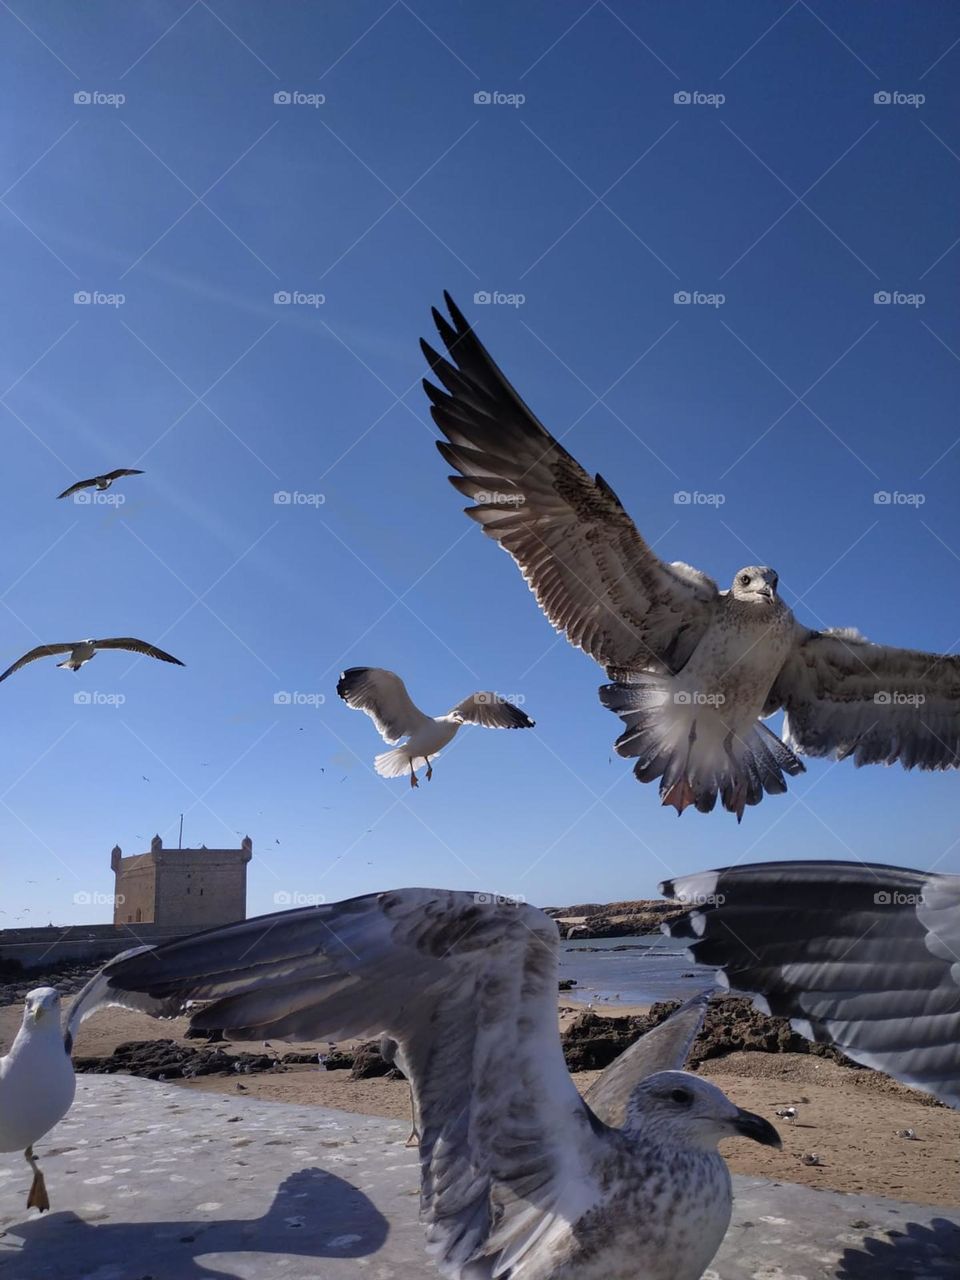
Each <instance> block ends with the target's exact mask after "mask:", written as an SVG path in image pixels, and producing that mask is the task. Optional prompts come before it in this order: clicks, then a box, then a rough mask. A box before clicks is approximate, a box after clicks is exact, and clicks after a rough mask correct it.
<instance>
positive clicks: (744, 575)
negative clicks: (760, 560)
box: [740, 573, 750, 587]
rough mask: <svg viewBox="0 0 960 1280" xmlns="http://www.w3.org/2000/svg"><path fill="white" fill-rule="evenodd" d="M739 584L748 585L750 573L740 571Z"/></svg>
mask: <svg viewBox="0 0 960 1280" xmlns="http://www.w3.org/2000/svg"><path fill="white" fill-rule="evenodd" d="M740 585H741V587H749V585H750V575H749V573H741V575H740Z"/></svg>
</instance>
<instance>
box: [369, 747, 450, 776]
mask: <svg viewBox="0 0 960 1280" xmlns="http://www.w3.org/2000/svg"><path fill="white" fill-rule="evenodd" d="M439 754H440V752H439V751H434V753H433V754H432V755H431V757H430V763H431V764H433V762H434V760H436V758H437V756H439ZM426 763H427V762H426V760H424V758H423V757H422V756H416V757H415V758H414V760H413V764H414V765H415V766H416V767H417V768H418V769H422V768H425V766H426ZM373 767H374V768H375V769H376V771H377V773H379V775H380V777H381V778H401V777H403V775H404V774H405V773H411V772H412V768H411V760H410V756H409V753H408V752H407V749H406V747H396V748H394V750H393V751H384V752H383V753H382V754H381V755H379V756H375V757H374V760H373Z"/></svg>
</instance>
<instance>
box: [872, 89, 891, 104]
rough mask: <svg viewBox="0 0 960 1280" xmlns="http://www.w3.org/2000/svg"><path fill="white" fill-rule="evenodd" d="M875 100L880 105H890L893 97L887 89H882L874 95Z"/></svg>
mask: <svg viewBox="0 0 960 1280" xmlns="http://www.w3.org/2000/svg"><path fill="white" fill-rule="evenodd" d="M873 101H874V103H875V104H876V105H877V106H878V107H888V106H889V105H890V103H891V101H892V98H891V97H890V93H889V91H888V90H887V89H880V90H878V91H877V92H876V93H875V94H874V95H873Z"/></svg>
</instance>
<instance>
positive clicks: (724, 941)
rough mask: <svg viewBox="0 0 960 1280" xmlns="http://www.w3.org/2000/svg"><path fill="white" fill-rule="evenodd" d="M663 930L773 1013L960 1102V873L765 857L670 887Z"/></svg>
mask: <svg viewBox="0 0 960 1280" xmlns="http://www.w3.org/2000/svg"><path fill="white" fill-rule="evenodd" d="M660 891H661V892H662V893H664V894H665V895H666V896H667V897H669V898H678V899H679V900H680V902H682V903H685V904H688V905H689V906H690V908H691V910H690V911H689V912H688V913H687V914H686V915H684V916H681V917H679V919H677V920H673V921H671V922H670V923H669V924H667V925H664V926H663V929H664V932H666V933H668V934H669V935H670V936H671V937H673V938H689V939H690V940H691V941H690V951H689V953H690V955H691V957H692V958H693V959H694V960H696V961H698V962H700V963H701V964H712V965H718V966H719V967H720V973H719V974H718V975H717V978H718V981H720V982H721V983H722V984H723V985H724V986H727V987H730V988H733V989H734V990H737V991H744V992H747V993H749V994H751V995H753V996H754V997H755V999H754V1004H755V1005H756V1006H757V1008H759V1009H761V1010H762V1011H763V1012H764V1013H772V1014H775V1015H776V1016H777V1017H781V1018H789V1019H790V1020H791V1022H792V1024H793V1028H794V1030H795V1031H798V1032H799V1033H800V1034H801V1035H803V1036H806V1037H807V1039H808V1040H816V1041H820V1042H823V1043H826V1044H833V1045H836V1046H837V1048H838V1049H842V1050H843V1052H844V1053H846V1054H847V1055H848V1056H849V1057H851V1058H853V1059H854V1061H855V1062H862V1063H863V1064H864V1066H867V1067H875V1068H876V1069H877V1070H878V1071H885V1072H886V1073H887V1074H888V1075H891V1076H894V1077H896V1079H897V1080H902V1081H903V1082H904V1083H905V1084H910V1085H913V1086H915V1087H916V1088H918V1089H923V1090H925V1091H926V1092H927V1093H932V1094H934V1095H935V1096H936V1097H937V1098H939V1099H940V1101H941V1102H945V1103H947V1105H948V1106H951V1107H960V876H951V875H937V874H935V873H933V872H922V871H912V870H910V869H909V868H908V867H887V866H883V865H881V864H879V863H870V862H799V861H798V862H765V863H754V864H753V865H744V866H739V867H723V868H722V869H721V870H719V871H701V872H698V873H695V874H693V875H688V876H678V877H677V878H676V879H674V880H667V881H665V882H664V883H663V884H662V885H661V886H660Z"/></svg>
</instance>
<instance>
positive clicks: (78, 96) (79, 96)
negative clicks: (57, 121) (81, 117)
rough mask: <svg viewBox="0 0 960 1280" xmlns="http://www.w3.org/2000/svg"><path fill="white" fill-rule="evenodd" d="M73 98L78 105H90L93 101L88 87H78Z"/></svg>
mask: <svg viewBox="0 0 960 1280" xmlns="http://www.w3.org/2000/svg"><path fill="white" fill-rule="evenodd" d="M73 100H74V102H75V103H76V105H77V106H78V107H88V106H89V105H90V103H91V102H92V101H93V99H92V97H91V96H90V94H89V93H88V92H87V90H86V89H78V90H77V92H76V93H75V94H74V95H73Z"/></svg>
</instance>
